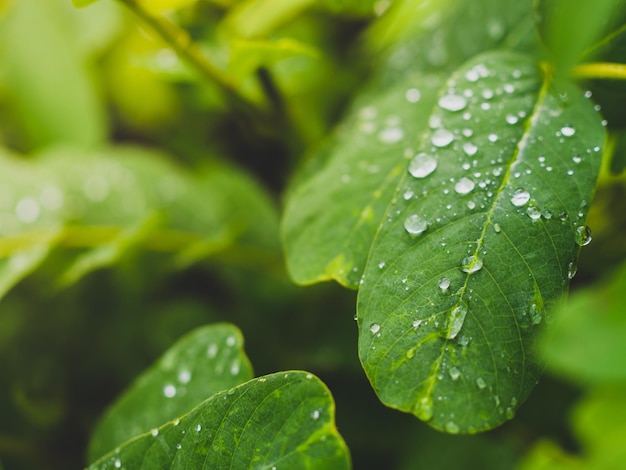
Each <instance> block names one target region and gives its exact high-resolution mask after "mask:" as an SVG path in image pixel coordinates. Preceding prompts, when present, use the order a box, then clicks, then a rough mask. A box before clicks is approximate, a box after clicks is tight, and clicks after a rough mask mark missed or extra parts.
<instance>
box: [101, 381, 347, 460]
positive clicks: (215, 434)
mask: <svg viewBox="0 0 626 470" xmlns="http://www.w3.org/2000/svg"><path fill="white" fill-rule="evenodd" d="M121 467H123V468H162V469H174V468H181V469H182V468H185V469H207V470H209V469H218V468H263V469H271V468H275V469H280V468H287V469H292V468H293V469H296V468H310V469H320V470H322V469H323V470H335V469H337V470H339V469H348V468H349V467H350V457H349V454H348V451H347V449H346V446H345V444H344V442H343V440H342V438H341V436H340V435H339V434H338V433H337V430H336V428H335V425H334V403H333V401H332V397H331V395H330V392H329V391H328V389H327V388H326V387H325V386H324V384H323V383H322V382H320V380H319V379H317V378H316V377H314V376H313V375H312V374H308V373H306V372H299V371H292V372H280V373H277V374H272V375H267V376H264V377H260V378H258V379H254V380H252V381H249V382H246V383H244V384H243V385H240V386H238V387H234V388H231V389H229V390H228V391H223V392H220V393H217V394H215V395H213V396H212V397H211V398H209V399H208V400H207V401H205V402H203V403H202V404H200V405H199V406H198V407H196V408H195V409H194V410H192V411H191V412H189V413H188V414H187V415H185V416H183V417H181V418H180V419H176V420H174V421H173V422H170V423H168V424H166V425H164V426H161V427H160V428H157V429H155V430H153V431H152V432H150V433H147V434H144V435H142V436H139V437H137V438H136V439H133V440H132V441H130V442H128V443H127V444H125V445H122V446H121V447H119V448H118V449H116V450H115V451H114V452H111V453H109V454H108V455H106V456H104V457H103V458H102V459H100V460H99V461H97V462H95V463H94V464H93V465H91V466H90V467H89V468H90V469H107V468H111V469H115V468H121Z"/></svg>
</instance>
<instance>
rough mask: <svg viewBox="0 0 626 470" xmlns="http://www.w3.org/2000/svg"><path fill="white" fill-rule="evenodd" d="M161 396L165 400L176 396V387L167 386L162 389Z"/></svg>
mask: <svg viewBox="0 0 626 470" xmlns="http://www.w3.org/2000/svg"><path fill="white" fill-rule="evenodd" d="M163 395H165V396H166V397H167V398H173V397H175V396H176V387H175V386H174V385H172V384H167V385H166V386H165V387H163Z"/></svg>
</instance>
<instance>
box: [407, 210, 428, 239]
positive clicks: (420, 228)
mask: <svg viewBox="0 0 626 470" xmlns="http://www.w3.org/2000/svg"><path fill="white" fill-rule="evenodd" d="M427 228H428V222H427V221H426V220H424V219H423V218H421V217H420V216H419V215H417V214H412V215H410V216H408V217H407V218H406V220H405V221H404V229H405V230H406V231H407V233H408V234H409V235H411V236H412V237H416V236H417V235H420V234H421V233H423V232H425V231H426V229H427Z"/></svg>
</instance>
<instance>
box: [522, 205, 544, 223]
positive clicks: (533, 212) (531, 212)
mask: <svg viewBox="0 0 626 470" xmlns="http://www.w3.org/2000/svg"><path fill="white" fill-rule="evenodd" d="M526 213H527V214H528V217H530V218H531V219H533V220H537V219H539V218H540V217H541V211H540V210H539V208H538V207H537V206H528V209H526Z"/></svg>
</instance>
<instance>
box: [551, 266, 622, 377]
mask: <svg viewBox="0 0 626 470" xmlns="http://www.w3.org/2000/svg"><path fill="white" fill-rule="evenodd" d="M624 305H626V266H622V267H621V269H620V270H619V271H618V272H617V273H616V275H615V276H613V277H610V278H608V279H607V280H605V281H604V282H602V283H599V284H597V285H596V286H595V287H590V288H587V289H585V290H582V291H578V292H576V293H575V294H574V295H573V296H572V298H571V299H570V301H569V304H568V305H567V307H566V308H564V309H561V310H560V311H558V312H555V317H556V321H555V324H554V325H553V327H552V328H551V329H550V330H548V331H546V333H545V335H544V336H543V338H542V341H541V343H540V346H541V348H540V350H541V353H542V355H543V357H544V358H545V360H546V362H547V365H548V368H549V369H550V370H552V371H553V372H554V373H556V374H559V375H564V376H566V377H568V378H570V379H572V380H575V381H579V382H580V381H582V382H590V383H606V382H615V381H623V380H626V343H625V342H624V338H626V314H625V313H624Z"/></svg>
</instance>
